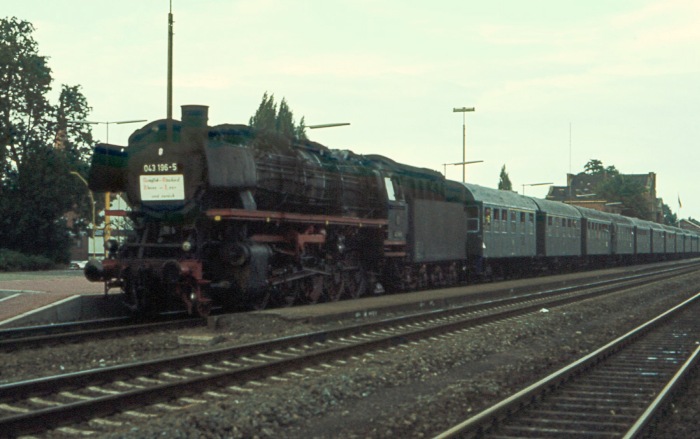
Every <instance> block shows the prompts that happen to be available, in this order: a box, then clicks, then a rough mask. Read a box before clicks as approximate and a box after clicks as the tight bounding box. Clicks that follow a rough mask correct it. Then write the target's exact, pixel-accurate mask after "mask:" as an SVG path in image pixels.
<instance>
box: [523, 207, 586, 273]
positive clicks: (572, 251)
mask: <svg viewBox="0 0 700 439" xmlns="http://www.w3.org/2000/svg"><path fill="white" fill-rule="evenodd" d="M532 200H533V201H534V202H535V204H537V207H538V211H537V216H536V221H537V255H538V256H539V257H541V258H546V259H545V261H546V262H547V265H548V268H549V269H553V268H555V267H558V266H564V267H570V268H573V267H575V266H577V265H580V263H581V218H582V217H581V212H579V211H578V209H576V208H575V207H573V206H571V205H568V204H564V203H559V202H556V201H549V200H542V199H539V198H532Z"/></svg>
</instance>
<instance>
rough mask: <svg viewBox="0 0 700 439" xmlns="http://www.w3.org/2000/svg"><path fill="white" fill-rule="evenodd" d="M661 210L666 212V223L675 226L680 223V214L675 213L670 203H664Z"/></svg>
mask: <svg viewBox="0 0 700 439" xmlns="http://www.w3.org/2000/svg"><path fill="white" fill-rule="evenodd" d="M661 210H662V211H663V213H664V224H666V225H668V226H675V225H676V224H677V223H678V216H677V215H676V214H675V213H673V211H672V210H671V208H670V207H669V206H668V204H666V203H663V205H662V206H661Z"/></svg>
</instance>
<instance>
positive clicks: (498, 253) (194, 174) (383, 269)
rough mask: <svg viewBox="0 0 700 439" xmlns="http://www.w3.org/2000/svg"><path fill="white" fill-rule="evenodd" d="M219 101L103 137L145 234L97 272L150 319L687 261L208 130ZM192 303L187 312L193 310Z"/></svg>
mask: <svg viewBox="0 0 700 439" xmlns="http://www.w3.org/2000/svg"><path fill="white" fill-rule="evenodd" d="M207 121H208V115H207V107H205V106H196V105H190V106H183V107H182V120H181V122H177V121H170V123H171V124H172V125H171V126H172V131H171V133H172V134H171V135H168V134H167V133H168V121H166V120H159V121H154V122H151V123H149V124H147V125H146V126H144V127H143V128H141V129H139V130H137V131H135V132H134V133H133V134H132V135H131V136H130V138H129V145H128V148H124V147H121V146H117V145H108V144H100V145H98V146H97V147H96V148H95V152H94V155H93V159H92V166H91V170H90V175H89V186H90V189H91V190H93V191H97V192H107V191H109V192H122V193H124V195H125V198H126V199H127V201H128V203H129V205H130V207H131V211H130V212H129V213H128V215H129V216H130V218H131V220H132V221H133V223H134V226H135V233H134V235H133V236H132V237H131V238H130V239H129V240H128V241H127V242H125V243H124V244H122V245H121V246H119V245H117V244H116V242H112V243H110V244H109V248H108V257H107V258H105V259H104V260H103V261H96V260H93V261H91V262H90V263H89V264H88V265H87V266H86V268H85V275H86V277H87V278H88V279H89V280H91V281H97V282H104V283H105V292H107V291H108V290H109V289H111V288H120V289H121V290H122V291H123V293H124V295H125V302H126V303H127V305H128V306H129V307H130V308H132V309H133V310H134V311H135V312H137V313H153V312H157V311H160V310H164V309H166V308H169V307H172V305H173V303H177V304H182V303H184V305H185V306H186V307H187V309H188V311H189V312H190V313H197V314H199V315H203V316H205V315H208V314H209V312H210V310H211V308H212V306H213V305H217V306H222V307H224V308H226V309H234V308H253V309H259V308H263V307H265V306H266V305H267V304H268V303H270V302H272V303H273V304H275V305H290V304H293V303H300V302H301V303H314V302H316V301H318V300H338V299H341V298H356V297H359V296H362V295H365V294H379V293H382V292H384V291H385V290H388V291H408V290H414V289H419V288H425V287H430V286H435V287H439V286H446V285H454V284H458V283H461V282H466V281H468V280H470V279H477V278H489V277H492V276H508V275H514V274H519V273H524V272H527V271H535V270H542V269H549V270H555V269H558V268H560V267H569V268H574V267H581V266H586V265H595V266H602V265H605V264H609V263H612V262H623V263H630V262H633V261H637V260H644V261H646V260H658V259H661V258H666V257H685V256H688V255H695V254H697V253H698V251H699V247H700V244H699V243H700V237H699V236H698V235H696V234H692V233H690V232H687V231H683V230H681V229H677V228H673V227H667V226H661V225H658V224H653V223H649V222H646V221H642V220H638V219H632V218H625V217H621V216H619V215H612V214H606V213H602V212H597V211H593V210H590V209H585V208H579V207H574V206H570V205H566V204H562V203H557V202H553V201H547V200H540V199H536V198H531V197H525V196H520V195H518V194H516V193H513V192H509V191H499V190H494V189H489V188H485V187H481V186H477V185H473V184H464V183H458V182H454V181H450V180H446V179H445V178H444V177H443V176H442V175H441V174H440V173H438V172H435V171H432V170H429V169H423V168H417V167H413V166H408V165H403V164H399V163H396V162H394V161H393V160H391V159H389V158H386V157H383V156H379V155H365V156H362V155H357V154H354V153H352V152H350V151H340V150H331V149H328V148H326V147H325V146H323V145H320V144H318V143H314V142H308V141H307V142H296V141H293V140H291V139H287V138H281V137H279V136H277V135H274V134H269V133H258V132H255V131H254V130H253V129H252V128H250V127H248V126H245V125H228V124H225V125H218V126H214V127H209V126H208V122H207ZM180 306H181V305H180Z"/></svg>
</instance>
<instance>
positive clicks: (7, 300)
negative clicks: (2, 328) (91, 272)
mask: <svg viewBox="0 0 700 439" xmlns="http://www.w3.org/2000/svg"><path fill="white" fill-rule="evenodd" d="M103 292H104V290H103V287H102V284H101V283H92V282H88V281H87V279H85V276H83V272H82V270H51V271H40V272H22V273H0V322H3V321H5V320H7V319H9V318H12V317H16V316H18V315H21V314H24V313H26V312H30V311H33V310H36V309H38V308H41V307H44V306H47V305H51V304H53V303H56V302H59V301H61V300H64V299H66V298H68V297H71V296H74V295H76V294H102V293H103Z"/></svg>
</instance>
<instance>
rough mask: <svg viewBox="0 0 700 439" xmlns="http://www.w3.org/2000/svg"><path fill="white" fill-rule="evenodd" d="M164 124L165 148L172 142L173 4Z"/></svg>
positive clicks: (169, 30) (169, 21) (171, 3)
mask: <svg viewBox="0 0 700 439" xmlns="http://www.w3.org/2000/svg"><path fill="white" fill-rule="evenodd" d="M167 107H168V108H167V122H166V143H165V144H166V146H168V147H169V146H170V145H171V144H172V142H173V2H172V0H170V12H169V13H168V104H167Z"/></svg>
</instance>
